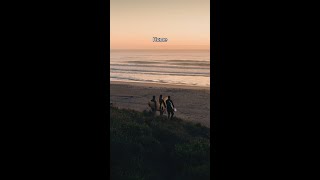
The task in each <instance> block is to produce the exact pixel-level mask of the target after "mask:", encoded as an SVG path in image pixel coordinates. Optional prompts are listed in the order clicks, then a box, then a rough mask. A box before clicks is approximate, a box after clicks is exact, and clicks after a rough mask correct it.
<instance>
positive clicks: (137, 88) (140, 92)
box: [110, 82, 210, 127]
mask: <svg viewBox="0 0 320 180" xmlns="http://www.w3.org/2000/svg"><path fill="white" fill-rule="evenodd" d="M160 94H162V95H163V96H171V99H172V101H173V103H174V105H175V107H176V108H177V112H176V113H175V116H176V117H179V118H182V119H184V120H187V121H194V122H199V123H201V124H203V125H205V126H207V127H210V89H209V88H206V87H196V86H180V85H167V84H166V85H164V84H156V83H127V82H111V84H110V103H113V104H114V105H115V106H117V107H119V108H128V109H134V110H138V111H143V110H149V109H150V108H149V107H148V104H147V103H148V101H149V100H151V99H152V96H153V95H155V96H156V99H157V100H158V99H159V95H160ZM157 113H158V114H159V112H157Z"/></svg>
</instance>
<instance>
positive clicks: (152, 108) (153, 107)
mask: <svg viewBox="0 0 320 180" xmlns="http://www.w3.org/2000/svg"><path fill="white" fill-rule="evenodd" d="M151 102H153V103H154V106H150V107H151V110H152V112H153V113H154V114H155V113H156V111H157V100H156V96H153V97H152V99H151Z"/></svg>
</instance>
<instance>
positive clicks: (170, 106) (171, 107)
mask: <svg viewBox="0 0 320 180" xmlns="http://www.w3.org/2000/svg"><path fill="white" fill-rule="evenodd" d="M166 104H167V112H168V119H172V117H173V115H174V104H173V102H172V100H171V99H170V96H168V99H167V100H166ZM170 114H171V117H170Z"/></svg>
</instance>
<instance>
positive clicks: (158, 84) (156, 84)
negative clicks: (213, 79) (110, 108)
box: [110, 81, 210, 91]
mask: <svg viewBox="0 0 320 180" xmlns="http://www.w3.org/2000/svg"><path fill="white" fill-rule="evenodd" d="M110 85H130V86H140V87H141V86H142V87H146V86H148V87H157V88H173V89H192V90H208V91H209V90H210V87H204V86H192V85H179V84H166V83H144V82H126V81H110Z"/></svg>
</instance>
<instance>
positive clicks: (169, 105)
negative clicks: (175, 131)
mask: <svg viewBox="0 0 320 180" xmlns="http://www.w3.org/2000/svg"><path fill="white" fill-rule="evenodd" d="M151 102H153V103H154V106H151V110H152V111H153V112H154V113H156V111H157V100H156V96H153V98H152V99H151ZM159 106H160V107H159V111H160V116H162V115H163V113H164V112H165V110H167V113H168V119H172V117H173V115H174V104H173V102H172V100H171V99H170V96H168V99H167V100H166V101H164V100H163V98H162V95H160V97H159Z"/></svg>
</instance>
